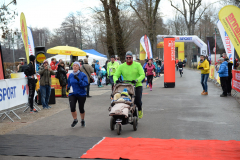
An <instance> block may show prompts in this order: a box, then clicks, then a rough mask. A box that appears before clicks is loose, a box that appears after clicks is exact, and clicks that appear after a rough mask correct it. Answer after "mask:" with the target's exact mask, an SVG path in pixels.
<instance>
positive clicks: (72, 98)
mask: <svg viewBox="0 0 240 160" xmlns="http://www.w3.org/2000/svg"><path fill="white" fill-rule="evenodd" d="M77 101H78V107H79V110H80V113H85V111H84V104H85V101H86V97H76V96H69V104H70V109H71V112H76V103H77Z"/></svg>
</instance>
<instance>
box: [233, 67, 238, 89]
mask: <svg viewBox="0 0 240 160" xmlns="http://www.w3.org/2000/svg"><path fill="white" fill-rule="evenodd" d="M232 89H235V90H236V91H237V92H240V71H237V70H234V69H233V70H232Z"/></svg>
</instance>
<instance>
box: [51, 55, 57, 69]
mask: <svg viewBox="0 0 240 160" xmlns="http://www.w3.org/2000/svg"><path fill="white" fill-rule="evenodd" d="M50 66H51V69H52V70H53V71H56V70H57V67H56V66H57V65H56V59H55V58H52V59H51V63H50Z"/></svg>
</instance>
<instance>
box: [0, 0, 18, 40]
mask: <svg viewBox="0 0 240 160" xmlns="http://www.w3.org/2000/svg"><path fill="white" fill-rule="evenodd" d="M11 4H13V5H17V0H12V1H10V2H9V3H8V4H5V1H4V2H3V3H2V4H0V28H1V30H2V38H5V36H6V35H7V34H8V33H9V32H10V29H9V28H8V25H9V24H10V23H11V22H12V21H13V19H15V16H16V15H17V12H15V11H14V10H11V9H10V8H9V6H10V5H11Z"/></svg>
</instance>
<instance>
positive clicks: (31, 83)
mask: <svg viewBox="0 0 240 160" xmlns="http://www.w3.org/2000/svg"><path fill="white" fill-rule="evenodd" d="M29 59H30V63H29V64H28V65H27V68H26V69H25V70H24V73H25V75H26V76H27V79H28V87H29V97H28V102H29V105H30V106H29V107H30V113H33V112H38V111H37V110H36V109H35V108H33V99H34V93H35V87H36V80H35V78H34V74H36V71H35V56H34V55H30V56H29Z"/></svg>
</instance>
